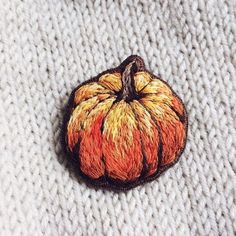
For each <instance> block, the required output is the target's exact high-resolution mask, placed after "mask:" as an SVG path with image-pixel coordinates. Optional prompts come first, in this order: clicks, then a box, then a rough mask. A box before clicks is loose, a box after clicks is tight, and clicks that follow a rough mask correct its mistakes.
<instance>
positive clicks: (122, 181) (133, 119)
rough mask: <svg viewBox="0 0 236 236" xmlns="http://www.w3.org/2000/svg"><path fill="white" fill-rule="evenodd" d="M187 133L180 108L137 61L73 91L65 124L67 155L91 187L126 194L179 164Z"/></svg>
mask: <svg viewBox="0 0 236 236" xmlns="http://www.w3.org/2000/svg"><path fill="white" fill-rule="evenodd" d="M186 132H187V115H186V111H185V108H184V105H183V103H182V102H181V100H180V98H179V97H178V96H177V95H176V94H175V93H174V92H173V90H172V89H171V88H170V87H169V86H168V85H167V84H166V83H165V82H163V81H162V80H161V79H159V78H157V77H156V76H154V75H152V74H151V73H150V72H148V71H147V70H146V69H145V66H144V62H143V60H142V59H141V58H140V57H138V56H130V57H128V58H127V59H126V60H125V61H124V62H123V63H122V64H121V65H120V66H119V67H117V68H115V69H112V70H108V71H105V72H103V73H101V74H100V75H98V76H97V77H96V78H93V79H91V80H89V81H86V82H85V83H82V84H81V85H80V86H79V87H77V88H76V89H75V90H74V91H73V93H72V95H71V99H70V102H69V116H67V117H66V122H65V141H66V146H67V150H68V151H69V153H71V154H72V156H73V157H74V159H75V160H77V161H78V168H79V171H80V173H81V174H82V176H84V177H87V179H88V180H90V182H92V183H94V184H98V185H103V186H110V187H114V188H120V189H122V188H123V189H124V188H130V187H133V186H136V185H138V184H140V183H142V182H144V181H148V180H152V179H154V178H156V177H157V176H159V175H160V173H162V172H163V171H164V170H166V169H167V168H168V167H170V166H172V165H173V164H174V163H176V161H177V160H178V157H179V156H180V154H181V153H182V151H183V149H184V147H185V142H186Z"/></svg>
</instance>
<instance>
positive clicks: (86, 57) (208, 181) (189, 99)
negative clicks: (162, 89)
mask: <svg viewBox="0 0 236 236" xmlns="http://www.w3.org/2000/svg"><path fill="white" fill-rule="evenodd" d="M119 2H120V3H119ZM121 2H122V3H121ZM234 4H235V1H234V0H228V1H223V0H218V1H216V0H205V1H204V0H199V1H196V0H192V1H190V0H189V1H187V0H186V1H184V0H169V1H167V0H163V1H147V0H143V1H112V0H107V1H105V0H104V1H82V0H74V1H73V0H11V1H9V0H7V1H6V0H0V16H1V17H0V232H1V233H0V234H1V235H3V236H5V235H81V234H82V233H83V234H84V235H102V234H105V235H119V234H121V235H157V234H158V235H234V234H235V233H236V206H235V201H236V198H235V196H236V192H235V191H236V177H235V171H236V132H235V130H236V109H235V104H236V70H235V65H236V34H235V33H236V17H235V12H234V10H235V9H236V6H235V5H234ZM133 53H135V54H139V55H140V56H142V57H143V58H144V60H145V62H146V65H147V67H148V68H149V69H150V70H151V71H153V72H154V73H155V74H160V75H161V76H162V78H163V79H164V80H166V81H167V82H168V83H169V84H170V85H171V86H172V87H173V89H174V90H175V91H176V92H177V94H178V95H179V96H180V97H181V98H182V99H183V101H184V102H185V104H186V107H187V110H188V113H189V135H188V142H187V147H186V150H185V152H184V154H183V155H182V158H181V161H180V162H179V163H178V164H177V165H176V166H175V167H174V168H173V169H171V170H169V171H168V172H167V173H165V174H164V175H163V176H162V177H161V178H160V179H158V180H156V181H154V182H152V183H149V184H146V185H144V186H141V187H138V188H136V189H133V190H131V191H129V192H127V193H119V194H117V193H114V192H109V191H104V190H95V189H91V188H88V187H87V186H86V185H85V184H84V183H83V182H81V181H78V179H77V177H76V176H75V174H74V172H73V171H72V170H71V168H70V166H69V167H68V163H67V161H66V160H65V159H64V155H63V152H62V148H61V145H60V141H59V139H60V136H59V135H60V128H61V124H62V110H63V107H64V106H65V104H66V102H67V99H68V96H69V94H70V92H71V90H72V89H73V88H74V87H75V86H76V85H78V83H80V82H82V81H84V80H86V79H89V78H90V77H91V76H95V75H96V74H98V73H99V72H101V71H103V70H105V69H107V68H110V67H114V66H117V65H118V64H119V63H120V62H121V61H122V60H123V59H125V58H126V57H127V56H129V55H130V54H133Z"/></svg>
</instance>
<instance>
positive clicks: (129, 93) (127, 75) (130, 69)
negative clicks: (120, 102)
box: [120, 56, 144, 101]
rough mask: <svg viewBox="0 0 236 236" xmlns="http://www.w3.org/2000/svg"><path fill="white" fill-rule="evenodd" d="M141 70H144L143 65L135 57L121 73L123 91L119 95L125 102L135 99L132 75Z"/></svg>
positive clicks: (139, 59) (135, 93) (140, 60)
mask: <svg viewBox="0 0 236 236" xmlns="http://www.w3.org/2000/svg"><path fill="white" fill-rule="evenodd" d="M141 70H144V64H143V61H142V59H141V58H139V57H137V56H136V57H134V58H133V60H132V61H131V62H129V63H128V64H127V65H126V66H125V68H124V70H123V73H122V86H123V89H122V92H121V95H120V96H121V98H122V99H124V100H125V101H130V100H133V99H134V98H136V97H137V92H136V90H135V85H134V74H135V73H136V72H138V71H141Z"/></svg>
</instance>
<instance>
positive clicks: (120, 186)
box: [61, 55, 188, 191]
mask: <svg viewBox="0 0 236 236" xmlns="http://www.w3.org/2000/svg"><path fill="white" fill-rule="evenodd" d="M134 59H137V60H139V61H140V62H141V64H142V63H143V60H142V58H141V57H139V56H137V55H131V56H129V57H128V58H126V59H125V60H124V61H123V62H122V63H121V64H120V66H118V67H116V68H113V69H109V70H106V71H104V72H102V73H100V74H98V75H97V76H96V77H94V78H92V79H89V80H87V81H85V82H83V83H81V84H80V85H78V86H77V87H76V88H75V89H74V90H73V91H72V93H71V95H70V97H69V101H68V104H67V106H66V109H65V114H64V117H63V127H62V130H61V131H62V132H61V135H62V140H61V141H62V145H63V147H64V150H65V152H66V154H67V155H68V156H69V157H70V159H69V160H70V161H72V162H73V165H74V166H75V167H76V168H77V171H78V174H79V176H80V177H82V178H83V179H84V180H85V182H86V183H87V184H88V185H90V186H93V187H104V188H106V189H110V190H113V191H126V190H129V189H131V188H134V187H137V186H139V185H141V184H143V183H147V182H151V181H153V180H155V179H157V178H158V177H159V176H160V175H161V174H162V173H164V172H165V171H166V170H168V169H169V168H170V167H172V166H174V165H175V164H176V163H177V162H178V161H179V159H180V156H181V155H182V153H183V151H184V149H185V147H186V142H187V136H188V115H187V111H186V108H185V106H184V103H183V101H182V100H181V98H180V97H179V96H178V95H177V94H176V93H175V92H174V91H173V89H172V88H171V87H170V86H169V85H168V83H167V82H166V81H163V80H162V79H161V78H159V77H157V76H155V75H153V74H152V73H151V72H150V71H148V70H147V69H146V68H145V65H144V64H142V66H143V67H142V68H141V69H140V71H144V72H147V73H149V74H150V75H151V76H152V77H153V78H154V79H159V80H161V81H162V82H163V83H165V84H166V85H167V86H168V87H169V88H170V90H171V91H172V93H173V96H175V97H176V98H178V99H179V100H180V103H181V104H182V105H183V108H184V126H185V129H186V137H185V140H184V145H183V147H182V149H181V150H180V153H179V155H178V156H177V157H176V159H175V161H174V162H172V163H171V164H169V165H167V166H164V167H162V168H160V169H159V170H158V171H157V172H156V173H155V174H154V175H152V176H149V177H147V178H145V179H137V180H135V181H134V182H128V183H124V182H121V181H117V180H113V179H111V178H106V176H105V177H101V178H99V179H97V180H94V179H91V178H89V177H88V176H86V175H85V174H84V173H83V172H82V171H81V169H80V163H79V158H75V153H74V152H70V150H69V149H68V144H67V141H66V140H67V138H66V137H67V132H66V131H67V125H68V121H69V119H70V116H71V113H72V111H73V108H74V101H73V100H74V95H75V92H76V91H77V90H78V89H79V88H80V87H81V86H83V85H85V84H88V83H90V82H97V81H98V79H99V78H100V77H101V76H102V75H104V74H107V73H117V72H119V73H122V71H123V70H124V68H125V66H126V65H127V64H128V63H130V62H131V61H132V60H134ZM138 71H139V70H138Z"/></svg>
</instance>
